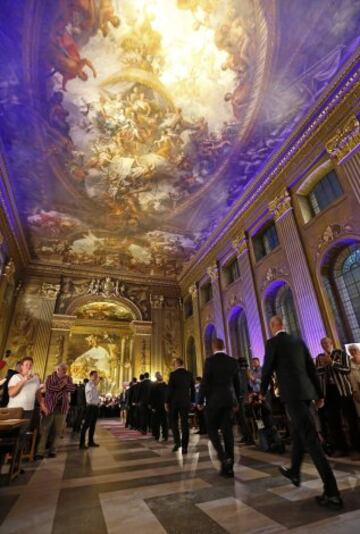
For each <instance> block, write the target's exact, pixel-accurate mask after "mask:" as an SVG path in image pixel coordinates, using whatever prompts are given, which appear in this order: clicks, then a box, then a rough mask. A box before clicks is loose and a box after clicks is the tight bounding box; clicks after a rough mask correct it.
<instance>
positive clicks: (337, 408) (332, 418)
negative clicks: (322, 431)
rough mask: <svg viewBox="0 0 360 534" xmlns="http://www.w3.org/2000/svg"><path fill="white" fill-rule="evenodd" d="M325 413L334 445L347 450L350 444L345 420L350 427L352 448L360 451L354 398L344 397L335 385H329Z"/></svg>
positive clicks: (336, 447)
mask: <svg viewBox="0 0 360 534" xmlns="http://www.w3.org/2000/svg"><path fill="white" fill-rule="evenodd" d="M323 410H324V414H325V418H326V422H327V425H328V428H329V438H330V442H331V444H332V445H333V447H334V448H335V449H337V450H340V451H343V450H345V451H347V450H348V448H349V447H348V445H347V440H346V435H345V433H344V429H343V421H342V419H343V418H344V420H345V421H346V423H347V425H348V428H349V438H350V448H351V449H355V450H358V451H360V433H359V428H358V423H357V415H356V408H355V404H354V401H353V398H352V397H351V396H350V397H342V396H341V395H340V394H339V392H338V389H337V387H336V386H335V385H333V384H330V385H328V386H327V390H326V398H325V406H324V409H323Z"/></svg>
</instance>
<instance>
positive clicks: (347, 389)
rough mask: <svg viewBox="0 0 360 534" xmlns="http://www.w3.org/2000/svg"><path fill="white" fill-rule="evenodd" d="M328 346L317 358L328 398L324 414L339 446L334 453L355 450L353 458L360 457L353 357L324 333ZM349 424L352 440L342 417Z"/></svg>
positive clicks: (324, 341) (325, 395)
mask: <svg viewBox="0 0 360 534" xmlns="http://www.w3.org/2000/svg"><path fill="white" fill-rule="evenodd" d="M321 346H322V348H323V349H324V352H323V353H322V354H319V355H318V356H317V358H316V368H317V372H318V376H319V379H320V383H321V388H322V391H323V395H324V399H325V407H324V414H325V418H326V422H327V425H328V427H329V431H330V440H331V442H332V445H333V446H334V448H335V451H334V453H333V456H334V457H341V456H345V455H347V454H348V452H349V450H350V451H351V458H352V459H353V460H358V459H360V433H359V429H358V425H357V418H356V410H355V405H354V401H353V398H352V388H351V382H350V371H351V367H350V358H349V356H348V355H347V354H346V352H345V351H343V350H341V349H335V348H334V343H333V341H332V340H331V339H330V338H328V337H324V338H323V339H322V340H321ZM343 418H344V419H345V420H346V422H347V424H348V427H349V437H350V443H349V444H348V443H347V439H346V436H345V433H344V430H343V424H342V419H343Z"/></svg>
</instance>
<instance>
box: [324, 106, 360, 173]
mask: <svg viewBox="0 0 360 534" xmlns="http://www.w3.org/2000/svg"><path fill="white" fill-rule="evenodd" d="M325 147H326V151H327V153H328V154H329V156H330V158H331V159H334V160H336V161H337V163H341V162H342V161H344V160H345V159H346V158H347V157H349V156H350V154H352V153H353V152H354V151H355V150H356V149H357V148H359V147H360V122H359V119H358V118H357V117H356V115H351V117H350V118H349V119H348V120H347V121H346V123H345V124H344V126H342V127H341V128H339V129H337V130H336V132H335V135H334V136H333V137H331V138H330V139H329V141H328V142H327V143H326V144H325Z"/></svg>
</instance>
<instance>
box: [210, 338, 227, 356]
mask: <svg viewBox="0 0 360 534" xmlns="http://www.w3.org/2000/svg"><path fill="white" fill-rule="evenodd" d="M224 348H225V343H224V341H223V340H222V339H220V338H219V337H217V338H215V339H214V340H213V342H212V349H213V351H214V352H217V351H218V350H224Z"/></svg>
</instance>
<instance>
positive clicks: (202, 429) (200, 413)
mask: <svg viewBox="0 0 360 534" xmlns="http://www.w3.org/2000/svg"><path fill="white" fill-rule="evenodd" d="M196 418H197V422H198V425H199V433H200V434H206V421H205V414H204V410H198V409H197V408H196Z"/></svg>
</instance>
